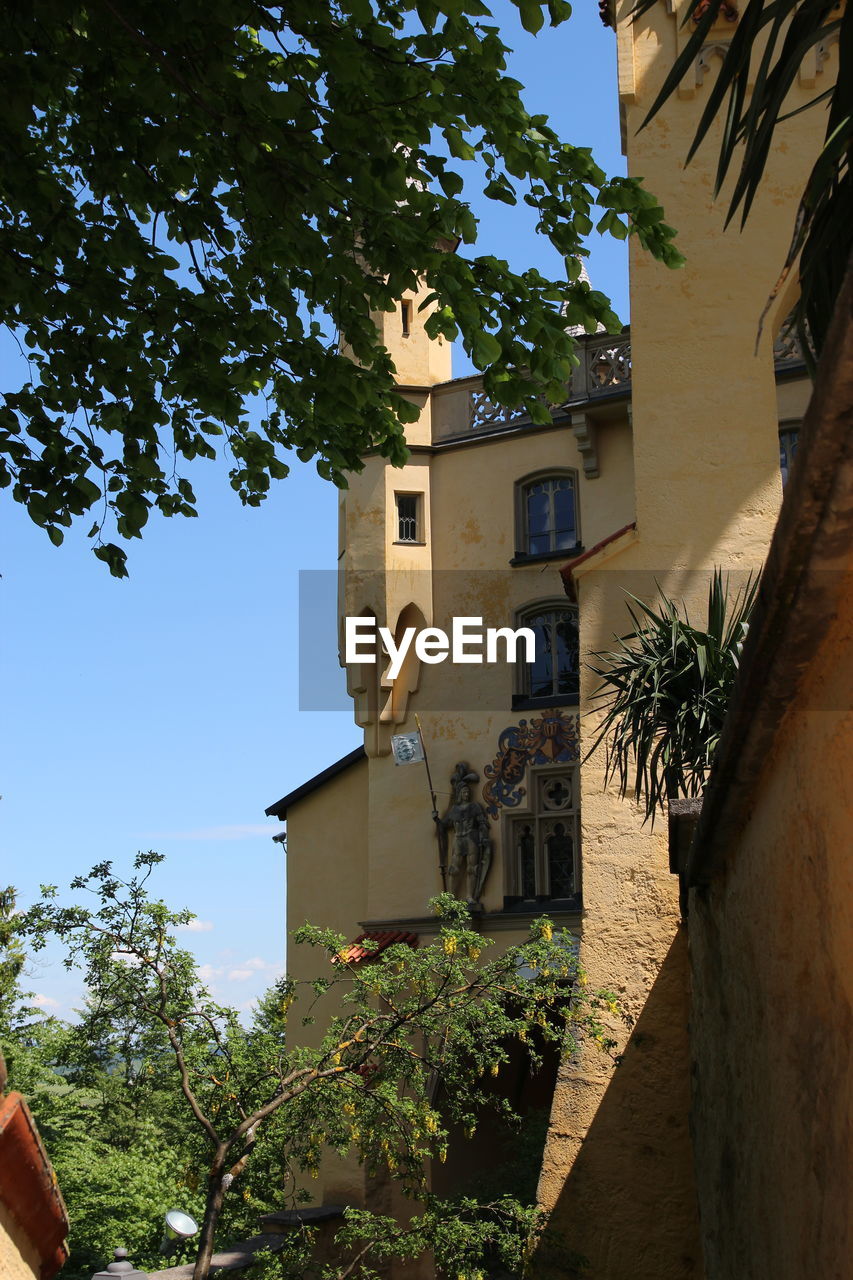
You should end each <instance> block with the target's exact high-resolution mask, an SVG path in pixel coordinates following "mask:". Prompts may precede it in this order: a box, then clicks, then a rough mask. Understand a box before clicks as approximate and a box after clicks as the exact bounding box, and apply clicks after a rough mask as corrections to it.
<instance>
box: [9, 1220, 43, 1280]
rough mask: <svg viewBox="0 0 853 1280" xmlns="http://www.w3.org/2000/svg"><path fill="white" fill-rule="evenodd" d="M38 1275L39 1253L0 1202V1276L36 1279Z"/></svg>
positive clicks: (39, 1269) (23, 1279)
mask: <svg viewBox="0 0 853 1280" xmlns="http://www.w3.org/2000/svg"><path fill="white" fill-rule="evenodd" d="M40 1275H41V1255H40V1254H39V1252H38V1250H37V1249H36V1247H35V1245H34V1244H33V1242H32V1241H31V1240H30V1239H28V1237H27V1236H26V1235H25V1234H24V1232H23V1231H22V1229H21V1227H20V1225H19V1224H18V1223H17V1222H16V1221H15V1219H14V1218H13V1217H12V1215H11V1214H10V1213H9V1211H8V1210H7V1209H6V1207H5V1205H3V1204H2V1203H0V1276H2V1277H3V1280H34V1277H35V1280H38V1277H39V1276H40Z"/></svg>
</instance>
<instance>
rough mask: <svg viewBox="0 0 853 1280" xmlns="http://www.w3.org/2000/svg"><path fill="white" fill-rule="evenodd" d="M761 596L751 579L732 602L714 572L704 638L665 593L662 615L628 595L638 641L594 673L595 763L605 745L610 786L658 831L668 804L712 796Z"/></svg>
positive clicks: (623, 643)
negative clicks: (713, 774) (707, 792)
mask: <svg viewBox="0 0 853 1280" xmlns="http://www.w3.org/2000/svg"><path fill="white" fill-rule="evenodd" d="M757 589H758V581H757V579H756V580H753V579H752V577H750V578H749V580H748V581H747V583H746V585H745V586H744V587H743V588H742V590H740V591H739V592H738V593H737V595H736V596H735V597H734V599H731V598H730V596H729V591H728V584H727V582H726V581H725V580H724V579H723V575H722V573H721V572H720V570H719V569H716V570H715V571H714V574H713V576H712V578H711V582H710V585H709V588H708V616H707V624H706V627H705V630H704V631H703V630H700V629H699V628H698V627H694V626H693V625H692V624H691V622H690V619H689V617H688V615H687V611H686V610H684V616H683V617H682V616H681V614H680V613H679V610H678V606H677V605H676V604H675V603H674V602H673V601H672V600H670V599H669V598H668V597H667V596H665V595H664V594H663V592H661V595H660V603H659V605H658V606H657V607H656V608H652V606H651V605H648V604H645V603H644V602H643V601H642V600H638V599H637V597H636V596H630V594H629V593H626V594H629V599H630V600H631V601H632V603H631V604H629V605H628V612H629V613H630V615H631V620H632V622H633V624H634V629H633V631H631V632H630V633H629V634H628V635H625V636H621V637H617V648H615V649H613V650H610V651H609V652H602V653H597V654H596V655H595V658H596V662H594V663H590V664H589V667H590V670H592V671H593V672H594V673H595V674H596V675H597V676H599V677H600V678H601V682H602V683H601V685H600V686H599V688H598V689H597V690H596V692H595V694H594V695H593V702H594V703H598V704H599V706H601V707H602V708H603V709H604V718H603V720H602V721H601V724H600V726H599V730H598V735H597V737H596V739H595V742H594V743H593V745H592V748H591V749H590V752H589V754H590V755H591V754H592V752H593V751H595V750H596V748H597V747H599V746H600V745H601V744H602V743H604V744H605V747H606V752H607V757H606V760H607V763H606V774H607V779H608V781H609V780H610V779H611V778H616V779H617V780H618V784H619V791H620V795H622V796H623V797H624V796H625V794H626V793H627V791H628V789H629V787H633V789H634V790H635V792H636V795H637V799H638V801H639V802H640V803H642V804H643V805H644V807H645V820H646V821H648V820H649V819H651V821H652V824H654V818H655V814H656V812H657V810H658V809H659V808H662V807H663V805H664V802H665V801H666V800H668V799H671V798H673V797H675V796H680V795H686V796H695V795H698V794H699V793H700V792H701V791H702V789H703V788H704V786H705V783H706V780H707V777H708V773H709V771H710V768H711V764H712V762H713V759H714V753H715V751H716V749H717V744H718V742H719V739H720V733H721V731H722V726H723V721H724V719H725V715H726V709H727V707H728V702H729V698H730V696H731V691H732V687H733V685H734V680H735V675H736V674H737V669H738V663H739V661H740V652H741V648H742V645H743V640H744V637H745V635H746V630H747V627H748V625H749V618H750V614H751V612H752V608H753V605H754V603H755V596H756V592H757Z"/></svg>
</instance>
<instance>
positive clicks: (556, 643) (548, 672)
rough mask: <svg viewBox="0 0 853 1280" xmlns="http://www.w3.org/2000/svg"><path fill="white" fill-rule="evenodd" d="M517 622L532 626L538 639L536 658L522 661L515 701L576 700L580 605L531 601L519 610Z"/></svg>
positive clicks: (519, 703)
mask: <svg viewBox="0 0 853 1280" xmlns="http://www.w3.org/2000/svg"><path fill="white" fill-rule="evenodd" d="M516 626H521V627H529V628H530V630H531V631H532V632H533V635H534V637H535V642H536V643H535V657H534V660H533V662H521V663H519V666H518V682H517V687H518V693H517V695H516V697H515V698H514V699H513V705H514V706H529V705H530V704H531V703H532V704H533V705H535V706H543V707H544V706H559V705H561V704H566V703H572V704H573V703H576V702H577V701H578V697H579V692H580V655H579V638H578V610H577V605H570V604H563V603H562V602H561V603H554V604H552V603H549V602H543V603H542V604H536V605H531V606H529V607H528V608H527V609H523V610H522V611H521V612H520V613H519V614H518V616H517V621H516Z"/></svg>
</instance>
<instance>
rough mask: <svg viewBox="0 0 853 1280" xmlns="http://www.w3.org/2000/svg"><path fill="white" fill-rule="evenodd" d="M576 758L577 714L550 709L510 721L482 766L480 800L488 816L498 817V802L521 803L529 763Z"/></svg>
mask: <svg viewBox="0 0 853 1280" xmlns="http://www.w3.org/2000/svg"><path fill="white" fill-rule="evenodd" d="M579 759H580V741H579V737H578V717H577V716H567V715H564V714H563V712H562V711H549V712H546V713H545V714H544V715H541V716H537V717H535V718H534V719H531V720H519V722H518V724H513V725H510V726H509V727H508V728H506V729H504V730H503V732H502V733H501V735H500V737H499V738H498V750H497V755H496V756H495V758H494V760H493V761H492V763H491V764H487V765H486V767H485V769H484V770H483V773H484V775H485V778H486V781H485V782H484V784H483V801H484V803H485V806H486V812H487V813H488V814H489V817H491V818H497V816H498V811H499V810H500V808H501V806H503V807H504V808H507V809H513V808H515V807H516V806H517V805H519V804H521V801H522V800H523V798H524V796H525V794H526V791H525V788H524V787H523V786H522V783H523V782H524V774H525V771H526V769H527V766H528V765H529V764H534V765H536V764H564V763H566V762H568V761H570V760H579Z"/></svg>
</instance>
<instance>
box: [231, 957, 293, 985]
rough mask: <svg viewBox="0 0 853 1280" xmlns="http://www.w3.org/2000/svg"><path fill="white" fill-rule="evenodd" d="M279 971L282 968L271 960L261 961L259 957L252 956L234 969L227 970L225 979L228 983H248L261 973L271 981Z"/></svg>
mask: <svg viewBox="0 0 853 1280" xmlns="http://www.w3.org/2000/svg"><path fill="white" fill-rule="evenodd" d="M281 971H282V966H281V965H280V964H277V963H275V962H274V961H272V960H263V959H262V958H261V957H260V956H252V957H251V959H249V960H244V961H243V963H242V964H240V965H237V967H236V968H234V969H229V971H228V974H227V977H228V981H229V982H248V980H249V979H250V978H254V977H256V976H257V975H258V974H261V973H262V974H264V975H265V976H266V977H267V978H269V980H270V981H272V980H273V978H277V977H278V976H279V974H280V973H281Z"/></svg>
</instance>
